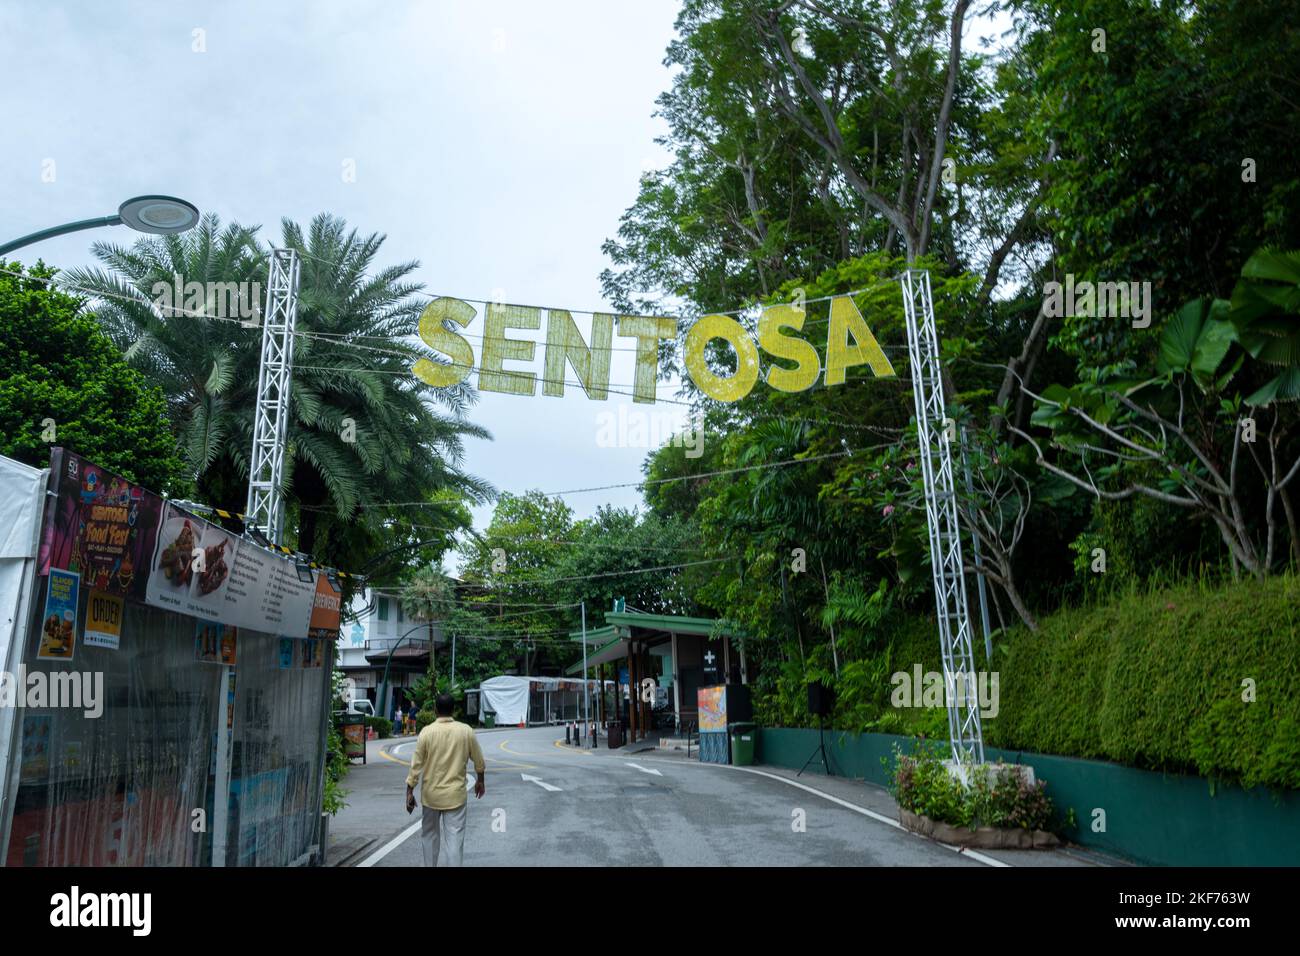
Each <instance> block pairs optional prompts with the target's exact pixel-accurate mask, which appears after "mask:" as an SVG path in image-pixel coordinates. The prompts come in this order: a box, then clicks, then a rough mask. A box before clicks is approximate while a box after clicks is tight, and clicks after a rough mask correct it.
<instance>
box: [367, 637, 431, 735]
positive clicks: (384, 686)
mask: <svg viewBox="0 0 1300 956" xmlns="http://www.w3.org/2000/svg"><path fill="white" fill-rule="evenodd" d="M424 626H425V625H424V624H423V623H420V624H417V625H415V627H413V628H411V629H410V630H409V631H407V632H406V633H405V634H403V635H402V636H401V637H399V638H398V639H397V640H396V641H394V642H393V644H392V646H390V647H389V648H388V659H387V660H385V661H384V679H383V680H382V681H381V682H380V684H379V706H380V707H383V708H385V710H386V708H387V704H386V702H385V698H386V697H387V696H388V668H389V666H390V665H391V664H392V663H393V652H394V651H396V650H397V648H398V646H399V645H400V644H401V643H402V641H404V640H406V639H407V638H408V637H410V636H411V635H412V634H414V633H415V632H416V631H418V630H419V629H420V628H422V627H424ZM429 653H430V654H432V653H433V642H432V641H430V643H429ZM384 714H385V711H380V716H384Z"/></svg>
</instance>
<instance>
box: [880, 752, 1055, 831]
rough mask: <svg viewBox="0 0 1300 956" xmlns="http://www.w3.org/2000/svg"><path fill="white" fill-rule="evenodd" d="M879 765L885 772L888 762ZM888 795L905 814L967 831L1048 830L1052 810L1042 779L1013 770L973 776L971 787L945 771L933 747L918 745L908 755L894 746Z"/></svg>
mask: <svg viewBox="0 0 1300 956" xmlns="http://www.w3.org/2000/svg"><path fill="white" fill-rule="evenodd" d="M883 763H884V764H885V768H886V769H887V770H889V769H890V768H889V759H888V758H885V759H884V761H883ZM889 790H890V793H892V794H893V795H894V799H895V800H897V801H898V805H899V806H900V807H902V808H903V809H904V810H907V811H908V812H909V813H915V814H919V815H920V816H924V817H929V818H930V819H931V820H934V821H936V822H939V823H948V824H952V825H954V826H962V827H969V828H971V829H974V828H975V827H980V826H986V827H1000V828H1016V829H1024V830H1051V829H1053V826H1052V820H1053V816H1054V813H1055V810H1054V808H1053V806H1052V801H1051V798H1050V797H1048V796H1047V792H1046V790H1047V783H1046V781H1042V780H1038V781H1036V782H1035V783H1034V784H1033V785H1030V784H1027V783H1026V782H1025V781H1024V780H1023V779H1022V778H1021V776H1020V775H1019V774H1018V773H1017V772H1016V770H1015V768H1013V767H1001V768H999V769H998V770H997V771H996V772H995V773H993V774H985V775H979V776H977V777H976V778H975V779H974V780H973V781H972V782H971V785H970V786H969V787H963V786H962V784H961V782H960V781H958V780H957V779H956V777H954V776H953V775H952V774H950V773H949V772H948V768H947V767H945V766H944V764H943V760H942V759H941V757H940V755H939V754H938V752H937V751H936V750H935V749H934V747H933V746H932V745H929V744H926V743H925V742H920V743H918V745H917V746H916V747H915V748H914V750H913V752H912V753H911V754H905V753H903V752H902V748H900V747H897V746H895V747H894V766H893V768H892V771H891V773H890V787H889Z"/></svg>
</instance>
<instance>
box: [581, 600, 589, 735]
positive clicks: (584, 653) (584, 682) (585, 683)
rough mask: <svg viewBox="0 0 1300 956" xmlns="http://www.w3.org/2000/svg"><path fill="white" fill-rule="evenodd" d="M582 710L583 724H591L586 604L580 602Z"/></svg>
mask: <svg viewBox="0 0 1300 956" xmlns="http://www.w3.org/2000/svg"><path fill="white" fill-rule="evenodd" d="M582 698H583V700H582V710H583V713H584V714H585V717H584V722H585V723H586V724H588V725H590V723H591V684H590V683H589V682H588V680H587V602H586V601H583V602H582Z"/></svg>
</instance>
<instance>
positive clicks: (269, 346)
mask: <svg viewBox="0 0 1300 956" xmlns="http://www.w3.org/2000/svg"><path fill="white" fill-rule="evenodd" d="M300 266H301V262H300V260H299V258H298V253H297V252H296V251H294V250H293V249H274V250H272V251H271V272H270V276H269V278H268V280H267V286H266V309H265V310H264V311H263V313H262V319H263V327H262V359H261V364H260V366H259V368H258V373H257V405H256V409H255V411H254V413H253V414H254V419H253V454H252V457H251V459H250V463H251V470H250V473H249V476H248V477H249V480H248V506H247V507H246V508H245V509H244V514H245V515H246V517H245V527H247V528H249V529H252V528H257V529H258V530H259V531H261V532H262V534H264V535H266V537H267V538H268V539H269V540H270V541H272V542H274V543H276V544H279V543H280V534H281V532H282V531H283V529H284V495H283V494H282V493H281V491H280V489H281V486H282V483H283V480H284V448H285V443H286V441H287V438H288V431H289V387H290V382H291V380H292V378H293V334H294V329H295V328H296V326H297V323H298V273H299V271H300Z"/></svg>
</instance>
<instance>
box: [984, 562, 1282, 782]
mask: <svg viewBox="0 0 1300 956" xmlns="http://www.w3.org/2000/svg"><path fill="white" fill-rule="evenodd" d="M1298 629H1300V581H1298V580H1297V579H1296V578H1295V577H1294V576H1283V577H1277V578H1273V579H1270V580H1268V581H1265V582H1263V583H1260V582H1255V581H1250V582H1247V583H1243V584H1236V585H1230V586H1227V587H1219V588H1203V587H1200V586H1198V585H1196V584H1191V585H1186V586H1182V587H1175V588H1170V589H1166V590H1161V591H1155V592H1152V593H1148V594H1137V593H1134V594H1130V595H1128V596H1125V597H1121V598H1119V599H1117V600H1115V601H1114V602H1113V603H1110V604H1107V605H1105V606H1103V607H1095V608H1087V607H1085V608H1078V609H1072V610H1066V611H1062V612H1059V613H1057V614H1054V615H1052V616H1050V617H1046V618H1044V619H1043V621H1042V629H1041V631H1040V632H1039V633H1038V634H1032V633H1029V632H1028V631H1025V630H1018V631H1016V632H1015V633H1014V634H1012V635H1011V636H1010V637H1009V638H1008V639H1006V640H1005V641H1004V642H1002V643H1001V644H1000V645H999V647H998V648H997V650H996V652H995V661H996V669H997V670H998V671H999V672H1000V679H1001V688H1000V689H1001V695H1000V696H1001V709H1000V712H999V714H998V716H997V718H996V719H994V720H988V721H985V740H986V741H987V742H988V743H989V744H991V745H993V746H997V747H1002V748H1006V749H1014V750H1031V751H1037V752H1039V753H1048V754H1061V755H1065V756H1073V757H1090V758H1096V759H1102V760H1112V761H1116V762H1118V763H1123V764H1128V765H1130V766H1136V767H1143V768H1147V769H1153V770H1169V771H1186V772H1193V773H1197V774H1200V775H1201V776H1205V777H1211V778H1216V779H1221V780H1232V781H1235V782H1239V783H1240V784H1242V785H1243V786H1246V787H1250V786H1255V785H1257V784H1264V785H1267V786H1272V787H1280V788H1291V789H1294V788H1300V630H1298ZM979 656H981V657H982V655H979ZM1247 678H1249V679H1251V680H1253V681H1254V686H1255V701H1254V702H1253V703H1249V702H1246V701H1244V700H1243V693H1244V692H1245V689H1244V687H1243V681H1245V680H1246V679H1247Z"/></svg>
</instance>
